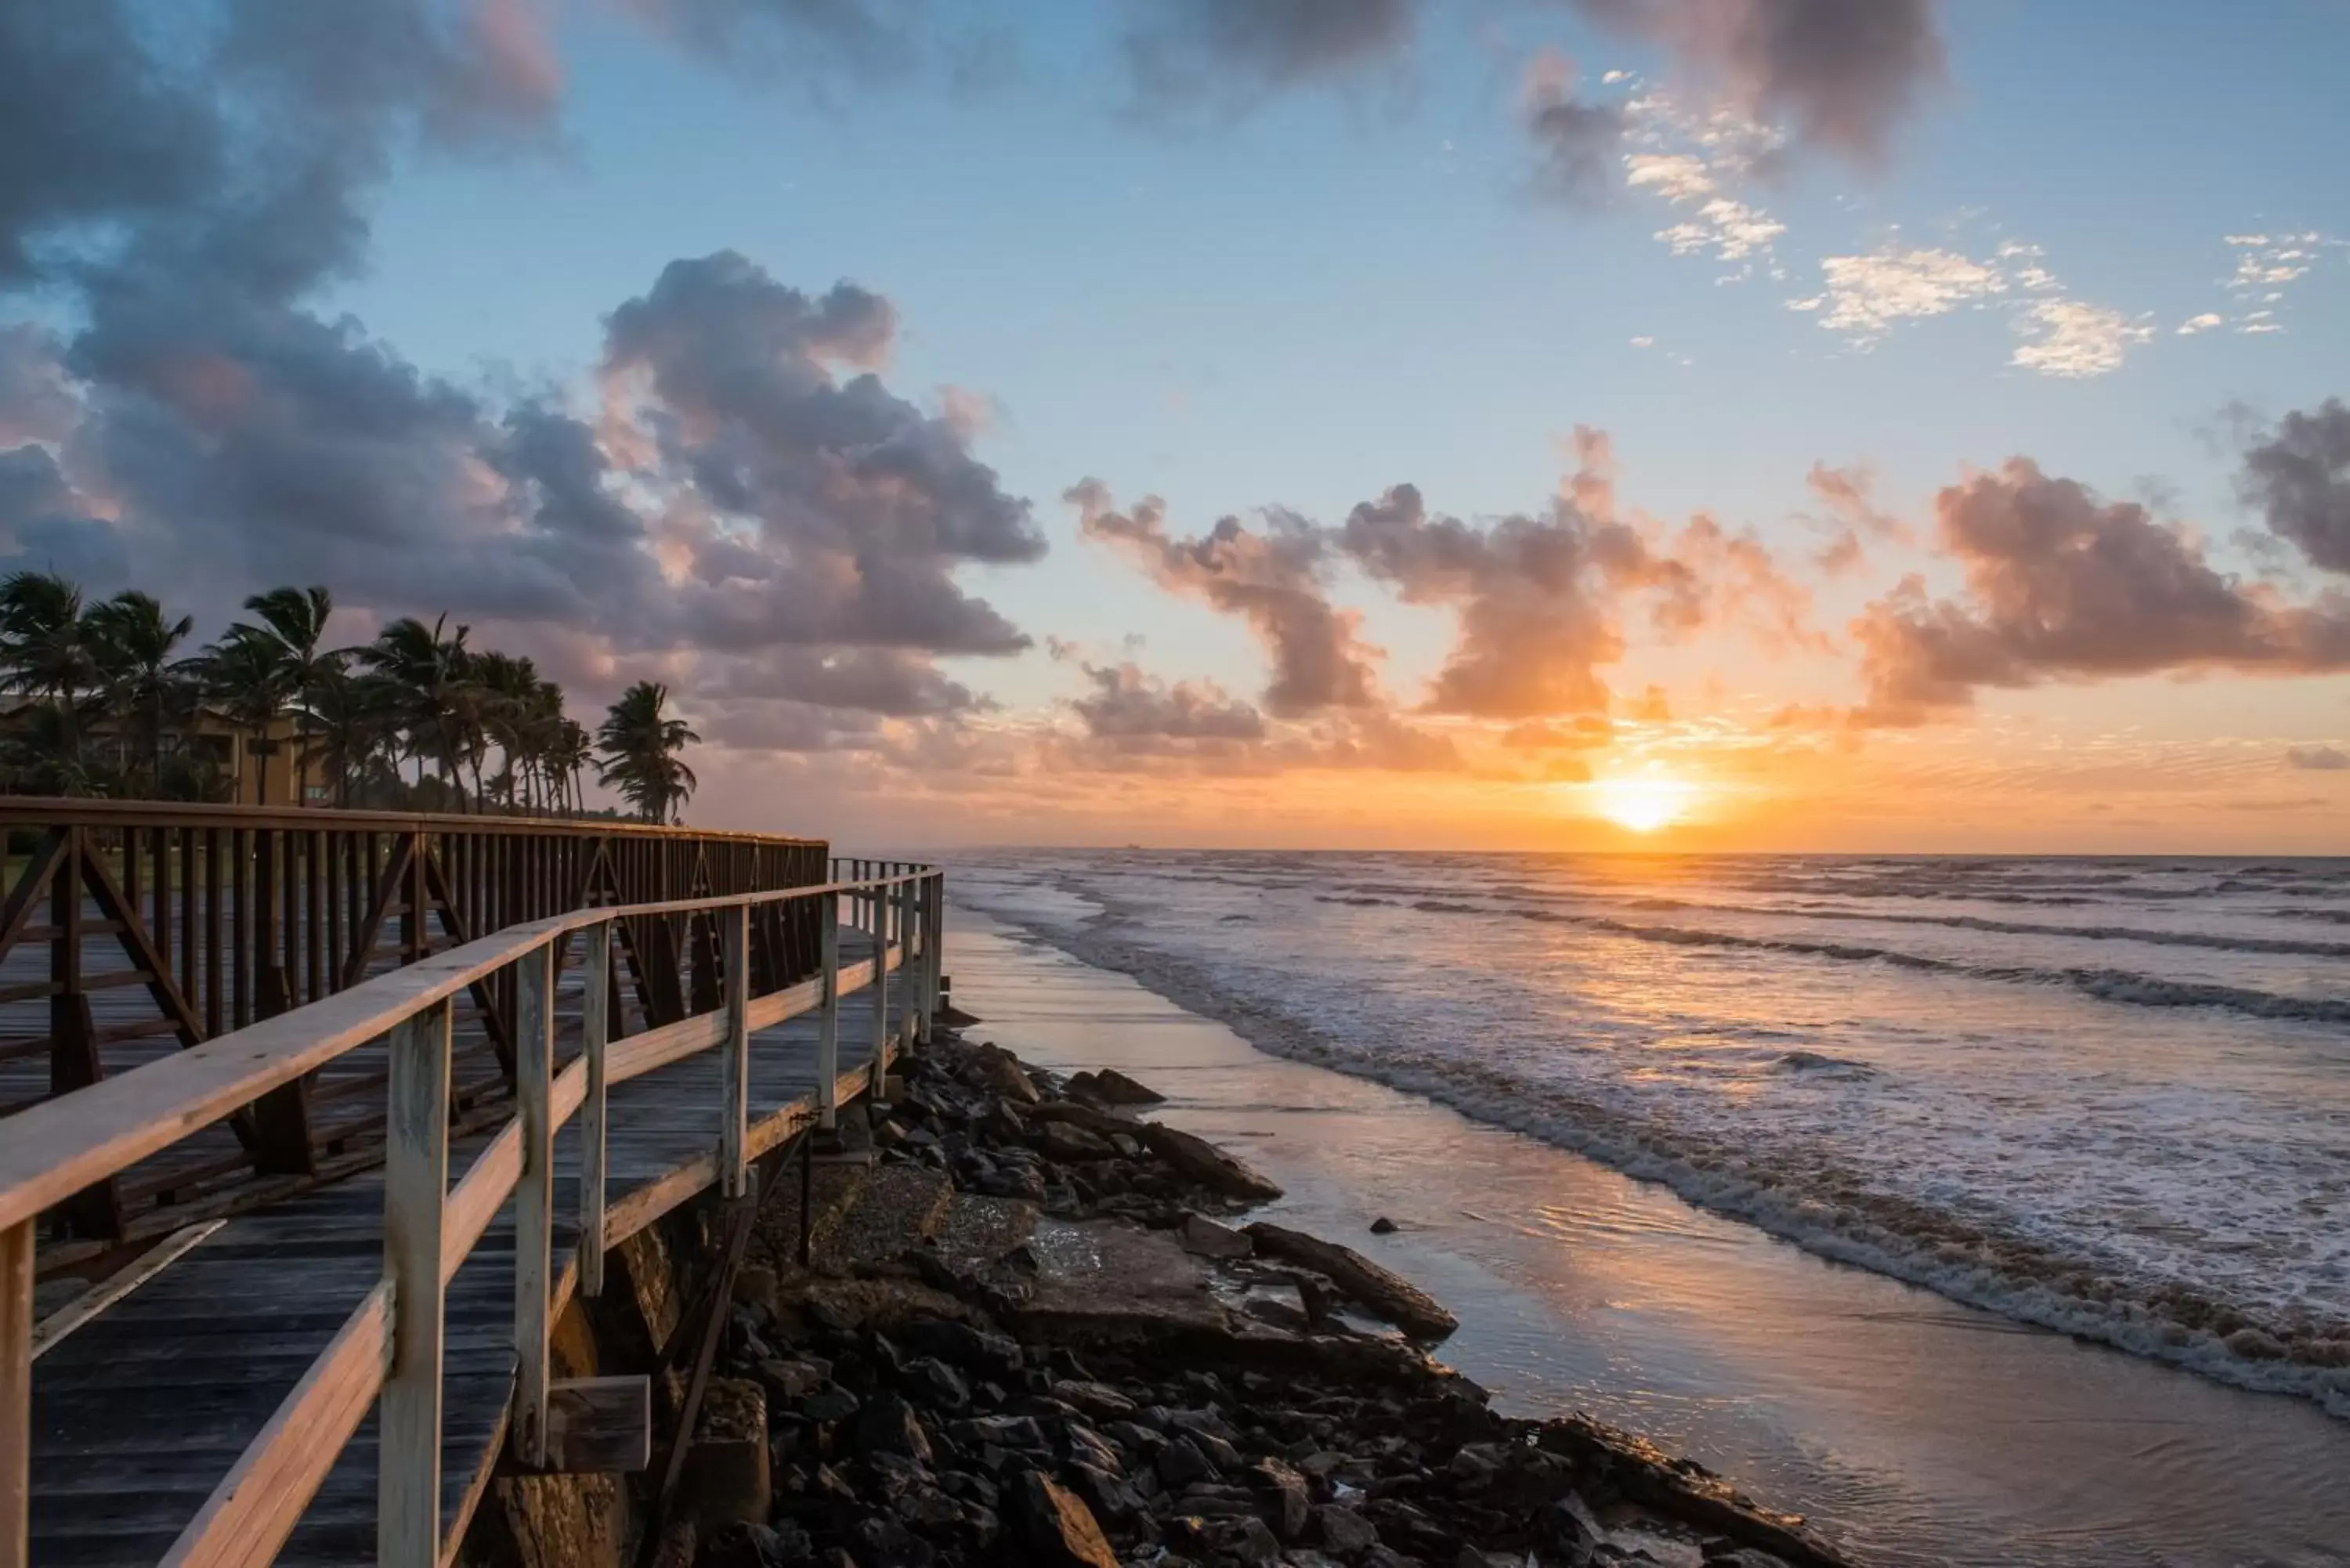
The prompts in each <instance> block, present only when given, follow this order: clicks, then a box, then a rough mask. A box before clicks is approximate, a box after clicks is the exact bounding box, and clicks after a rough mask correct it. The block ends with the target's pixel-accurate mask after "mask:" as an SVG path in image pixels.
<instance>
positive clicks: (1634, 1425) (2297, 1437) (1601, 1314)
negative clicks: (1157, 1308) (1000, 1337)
mask: <svg viewBox="0 0 2350 1568" xmlns="http://www.w3.org/2000/svg"><path fill="white" fill-rule="evenodd" d="M950 941H951V943H953V944H954V945H955V947H956V950H957V959H956V962H955V966H954V967H955V970H956V973H957V985H958V991H959V993H960V994H962V996H963V998H964V1000H965V1002H966V1004H967V1005H971V1006H972V1007H974V1008H975V1009H976V1010H977V1011H979V1012H983V1013H985V1014H987V1015H988V1017H989V1020H990V1030H991V1031H993V1034H994V1037H995V1038H997V1039H999V1040H1001V1041H1002V1042H1003V1043H1004V1044H1012V1045H1014V1046H1015V1047H1016V1048H1017V1049H1018V1050H1019V1051H1020V1052H1021V1053H1022V1054H1024V1056H1025V1057H1026V1058H1027V1059H1028V1060H1029V1061H1031V1062H1042V1063H1044V1064H1047V1065H1050V1066H1053V1067H1056V1068H1061V1069H1065V1070H1072V1071H1073V1070H1076V1069H1079V1068H1086V1067H1093V1066H1097V1065H1101V1064H1114V1065H1116V1066H1118V1067H1120V1068H1122V1069H1124V1070H1126V1071H1128V1072H1130V1073H1133V1074H1135V1075H1138V1076H1139V1077H1141V1078H1143V1079H1144V1080H1146V1081H1148V1082H1150V1083H1152V1084H1153V1085H1155V1086H1157V1087H1159V1088H1160V1089H1161V1090H1163V1091H1165V1092H1168V1093H1170V1094H1172V1095H1173V1096H1175V1098H1176V1102H1177V1103H1176V1104H1175V1105H1173V1106H1167V1107H1161V1111H1162V1113H1163V1114H1164V1115H1165V1116H1167V1119H1170V1120H1173V1121H1174V1122H1176V1123H1177V1124H1178V1125H1180V1126H1181V1127H1187V1128H1189V1129H1190V1130H1191V1131H1194V1132H1197V1133H1200V1134H1201V1135H1203V1136H1206V1137H1211V1138H1214V1139H1216V1140H1217V1141H1219V1142H1221V1143H1222V1144H1224V1145H1225V1147H1232V1148H1235V1149H1240V1150H1243V1151H1245V1152H1246V1153H1247V1156H1248V1158H1250V1159H1252V1160H1253V1161H1254V1162H1256V1163H1258V1164H1259V1165H1260V1166H1261V1167H1262V1168H1263V1169H1265V1170H1266V1171H1267V1172H1268V1173H1270V1174H1271V1175H1273V1176H1274V1178H1275V1179H1278V1180H1280V1181H1281V1182H1282V1183H1284V1185H1285V1186H1287V1187H1288V1188H1289V1189H1290V1196H1289V1197H1288V1198H1286V1199H1283V1200H1282V1201H1281V1202H1280V1203H1278V1204H1276V1205H1274V1210H1273V1211H1274V1213H1275V1214H1276V1215H1277V1216H1280V1217H1281V1222H1282V1223H1284V1224H1295V1225H1303V1226H1305V1227H1306V1228H1308V1229H1312V1230H1315V1231H1319V1232H1320V1233H1321V1234H1324V1235H1328V1236H1336V1237H1339V1238H1341V1239H1344V1240H1347V1241H1352V1242H1353V1243H1354V1244H1355V1245H1357V1246H1358V1247H1360V1248H1363V1249H1364V1250H1365V1251H1369V1252H1371V1253H1372V1254H1373V1255H1374V1256H1376V1257H1378V1258H1379V1259H1380V1260H1382V1261H1383V1262H1387V1263H1388V1265H1389V1266H1390V1267H1393V1268H1397V1269H1400V1270H1404V1271H1406V1272H1409V1273H1410V1274H1411V1275H1412V1277H1413V1278H1415V1279H1416V1280H1418V1281H1419V1282H1421V1283H1423V1284H1424V1285H1427V1286H1429V1287H1430V1288H1431V1289H1433V1290H1434V1291H1435V1292H1436V1293H1438V1294H1439V1295H1440V1296H1441V1297H1442V1298H1443V1299H1444V1300H1445V1301H1446V1302H1447V1303H1450V1304H1451V1305H1452V1306H1453V1307H1454V1308H1455V1309H1456V1310H1457V1311H1458V1312H1459V1314H1460V1315H1461V1319H1462V1321H1463V1327H1462V1331H1461V1334H1460V1335H1458V1336H1457V1337H1456V1338H1455V1339H1454V1340H1452V1341H1450V1342H1448V1344H1447V1345H1446V1346H1445V1358H1446V1359H1447V1360H1448V1361H1451V1362H1452V1363H1453V1364H1454V1365H1457V1366H1461V1367H1462V1368H1463V1369H1464V1370H1466V1371H1467V1372H1468V1373H1469V1374H1470V1375H1471V1376H1473V1377H1475V1378H1476V1379H1477V1380H1479V1381H1480V1382H1482V1383H1483V1384H1484V1385H1486V1386H1488V1387H1491V1388H1493V1389H1496V1390H1498V1391H1500V1395H1499V1397H1500V1401H1501V1404H1502V1407H1503V1408H1505V1409H1508V1410H1510V1411H1512V1412H1513V1413H1516V1414H1522V1415H1541V1414H1548V1413H1557V1412H1566V1411H1586V1412H1589V1413H1591V1414H1594V1415H1596V1416H1598V1417H1600V1418H1602V1419H1605V1420H1607V1421H1611V1422H1614V1423H1616V1424H1617V1425H1619V1426H1622V1427H1625V1428H1629V1429H1631V1430H1634V1431H1638V1432H1640V1433H1643V1434H1644V1435H1646V1436H1648V1437H1649V1438H1655V1439H1657V1440H1659V1442H1661V1443H1662V1444H1663V1445H1664V1446H1665V1447H1667V1448H1668V1449H1671V1450H1673V1451H1675V1452H1679V1453H1686V1454H1689V1455H1690V1456H1692V1457H1694V1458H1696V1459H1700V1461H1701V1462H1703V1463H1705V1464H1707V1465H1708V1466H1710V1467H1711V1468H1712V1469H1715V1470H1717V1471H1719V1472H1721V1473H1722V1474H1725V1475H1728V1476H1730V1477H1732V1478H1734V1479H1735V1480H1736V1481H1737V1482H1738V1484H1741V1485H1742V1486H1745V1487H1746V1488H1747V1489H1748V1490H1751V1491H1752V1492H1753V1493H1754V1494H1755V1495H1757V1496H1762V1497H1766V1498H1769V1499H1771V1500H1772V1501H1773V1502H1775V1503H1777V1504H1779V1505H1781V1506H1785V1507H1791V1508H1793V1509H1795V1510H1796V1511H1801V1512H1804V1513H1805V1514H1808V1515H1810V1516H1812V1518H1813V1519H1814V1521H1815V1523H1816V1524H1817V1525H1818V1526H1819V1527H1820V1528H1821V1529H1822V1530H1823V1531H1824V1532H1825V1533H1826V1534H1827V1536H1828V1538H1829V1539H1831V1540H1832V1541H1834V1542H1836V1543H1837V1544H1838V1545H1839V1546H1840V1547H1841V1548H1842V1549H1843V1550H1845V1551H1846V1552H1851V1553H1853V1554H1855V1555H1857V1556H1859V1557H1861V1558H1863V1559H1865V1560H1866V1561H1868V1562H1871V1563H1882V1564H1886V1565H1888V1568H1890V1565H1894V1564H1899V1565H1902V1568H1928V1565H1934V1568H1947V1565H1949V1564H1952V1563H1962V1564H1967V1565H1969V1568H1992V1565H1994V1564H1997V1565H2002V1568H2003V1565H2005V1564H2008V1563H2026V1562H2029V1563H2041V1564H2046V1565H2049V1568H2056V1565H2060V1564H2061V1565H2064V1568H2131V1565H2141V1564H2144V1563H2150V1562H2166V1563H2177V1564H2179V1565H2180V1568H2190V1565H2192V1568H2251V1565H2273V1568H2318V1565H2326V1568H2342V1565H2345V1564H2350V1550H2345V1543H2350V1502H2345V1501H2344V1500H2342V1499H2340V1498H2339V1496H2338V1494H2337V1492H2336V1490H2335V1489H2334V1488H2333V1487H2332V1484H2331V1478H2332V1477H2333V1476H2334V1475H2337V1474H2339V1473H2341V1471H2342V1469H2343V1468H2344V1467H2345V1466H2350V1430H2345V1424H2344V1423H2342V1422H2340V1421H2337V1420H2334V1419H2333V1418H2331V1417H2327V1416H2325V1415H2324V1414H2322V1413H2321V1412H2319V1411H2318V1410H2316V1409H2315V1408H2314V1407H2312V1406H2311V1405H2310V1403H2309V1402H2307V1401H2305V1400H2301V1399H2295V1398H2289V1397H2276V1396H2266V1395H2256V1394H2251V1393H2247V1392H2244V1391H2242V1390H2239V1389H2235V1388H2231V1387H2229V1386H2226V1385H2224V1384H2221V1383H2219V1382H2216V1381H2213V1380H2209V1379H2205V1378H2202V1377H2199V1376H2192V1375H2190V1374H2189V1373H2187V1372H2185V1371H2182V1370H2179V1369H2177V1368H2174V1367H2170V1366H2165V1365H2163V1364H2161V1363H2158V1362H2154V1361H2150V1360H2146V1359H2143V1358H2139V1357H2134V1356H2130V1355H2125V1354H2122V1353H2120V1352H2118V1351H2116V1350H2113V1349H2111V1348H2109V1347H2106V1346H2103V1345H2095V1344H2093V1343H2090V1342H2086V1341H2083V1340H2079V1339H2075V1338H2073V1337H2069V1336H2065V1335H2061V1334H2050V1333H2047V1332H2045V1331H2043V1330H2040V1329H2037V1328H2032V1327H2028V1326H2026V1325H2022V1324H2015V1323H2012V1322H2011V1321H2009V1320H2006V1319H2003V1318H2000V1317H1996V1316H1993V1315H1991V1314H1986V1313H1983V1312H1981V1310H1980V1309H1977V1308H1972V1307H1968V1306H1964V1305H1961V1304H1958V1303H1950V1302H1949V1301H1947V1300H1945V1299H1943V1298H1940V1297H1938V1296H1935V1295H1932V1294H1930V1293H1926V1292H1924V1291H1922V1290H1920V1289H1918V1287H1916V1286H1913V1285H1909V1284H1907V1283H1904V1282H1899V1281H1898V1280H1895V1279H1891V1278H1888V1277H1887V1276H1885V1275H1883V1274H1880V1273H1877V1272H1869V1271H1866V1270H1860V1269H1856V1268H1852V1267H1849V1266H1846V1265H1843V1264H1839V1263H1835V1262H1831V1261H1828V1260H1825V1259H1821V1258H1819V1257H1817V1256H1815V1255H1814V1254H1812V1253H1810V1252H1807V1251H1801V1250H1799V1249H1796V1248H1794V1247H1793V1246H1790V1245H1788V1244H1786V1243H1784V1242H1783V1241H1778V1240H1776V1239H1774V1238H1772V1237H1769V1236H1767V1235H1766V1234H1764V1233H1763V1232H1762V1231H1759V1230H1756V1229H1753V1228H1752V1227H1749V1226H1746V1225H1744V1224H1742V1222H1740V1221H1737V1220H1732V1219H1729V1218H1725V1217H1721V1216H1718V1215H1714V1214H1711V1213H1709V1212H1707V1211H1705V1210H1700V1209H1693V1208H1690V1206H1688V1205H1687V1204H1685V1203H1684V1202H1683V1201H1682V1200H1681V1199H1679V1198H1677V1197H1676V1196H1674V1195H1673V1194H1672V1193H1671V1192H1669V1190H1668V1189H1664V1188H1661V1187H1659V1186H1657V1185H1654V1184H1650V1183H1644V1182H1641V1181H1638V1179H1634V1178H1632V1177H1630V1176H1627V1175H1625V1174H1623V1173H1620V1172H1618V1171H1616V1170H1614V1169H1611V1168H1608V1167H1607V1166H1605V1165H1603V1164H1599V1163H1596V1162H1594V1161H1591V1160H1589V1159H1587V1158H1584V1157H1581V1156H1579V1155H1576V1154H1575V1153H1573V1152H1571V1151H1568V1150H1565V1149H1561V1148H1559V1147H1555V1145H1552V1144H1549V1143H1546V1142H1544V1141H1542V1140H1539V1139H1536V1138H1532V1137H1526V1136H1524V1135H1523V1134H1519V1133H1515V1132H1512V1131H1509V1130H1507V1129H1504V1128H1502V1127H1494V1126H1492V1125H1490V1124H1487V1123H1482V1122H1480V1121H1477V1120H1474V1119H1471V1118H1469V1117H1466V1116H1462V1115H1461V1114H1460V1113H1459V1112H1457V1111H1455V1110H1453V1109H1451V1108H1450V1107H1447V1106H1442V1105H1440V1104H1439V1103H1437V1102H1435V1101H1433V1100H1430V1099H1428V1098H1425V1097H1423V1096H1416V1095H1413V1094H1410V1093H1408V1092H1405V1091H1402V1090H1398V1089H1394V1088H1390V1087H1388V1086H1386V1085H1380V1084H1378V1083H1377V1082H1375V1081H1373V1080H1370V1079H1368V1078H1366V1077H1362V1076H1358V1075H1347V1074H1340V1073H1334V1072H1332V1071H1330V1070H1328V1069H1326V1068H1324V1067H1320V1066H1317V1065H1314V1064H1305V1063H1301V1062H1298V1061H1295V1060H1294V1059H1292V1058H1289V1057H1285V1056H1282V1055H1278V1054H1265V1053H1263V1052H1262V1051H1260V1050H1258V1049H1257V1048H1255V1047H1254V1046H1253V1045H1251V1044H1249V1043H1248V1042H1247V1041H1245V1040H1244V1039H1243V1038H1242V1037H1241V1036H1240V1035H1238V1034H1235V1033H1233V1032H1232V1030H1230V1029H1229V1028H1227V1027H1225V1026H1224V1025H1222V1024H1220V1023H1214V1022H1211V1021H1209V1020H1206V1019H1203V1018H1201V1017H1199V1016H1198V1015H1196V1014H1193V1013H1191V1012H1187V1011H1185V1010H1184V1009H1182V1008H1181V1007H1180V1005H1179V1004H1177V1003H1175V1002H1170V1001H1169V1000H1167V999H1166V998H1165V997H1164V996H1163V995H1162V994H1161V993H1160V992H1155V991H1153V990H1150V989H1149V988H1148V987H1146V986H1145V985H1144V984H1142V983H1140V982H1139V981H1137V980H1136V979H1134V978H1133V977H1131V976H1129V975H1127V974H1125V973H1121V972H1118V971H1113V970H1109V969H1104V968H1096V967H1093V966H1090V965H1087V964H1086V963H1084V962H1082V961H1079V960H1077V959H1076V958H1075V957H1073V956H1071V955H1070V954H1069V953H1068V952H1067V951H1066V947H1065V946H1063V945H1061V944H1057V943H1054V942H1051V941H1049V940H1043V939H1041V938H1039V937H1037V936H1035V935H1032V934H1031V933H1029V932H1027V931H1025V930H1024V929H1020V928H1018V927H1016V926H1013V925H1010V924H1003V923H999V922H998V921H996V920H995V919H990V918H987V917H984V916H981V915H977V914H974V913H972V912H971V911H970V910H969V909H968V908H965V909H962V910H959V911H958V912H957V916H956V923H955V925H954V926H953V927H951V932H950ZM1381 1215H1385V1216H1388V1217H1391V1218H1393V1219H1394V1220H1397V1221H1399V1223H1400V1225H1401V1227H1402V1229H1401V1230H1400V1231H1399V1232H1397V1233H1396V1234H1393V1235H1389V1236H1374V1235H1369V1234H1367V1230H1366V1228H1367V1226H1368V1225H1369V1224H1370V1223H1371V1221H1372V1220H1373V1219H1374V1218H1376V1217H1378V1216H1381Z"/></svg>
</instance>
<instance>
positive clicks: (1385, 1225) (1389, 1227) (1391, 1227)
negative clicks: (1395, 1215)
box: [1371, 1214, 1399, 1236]
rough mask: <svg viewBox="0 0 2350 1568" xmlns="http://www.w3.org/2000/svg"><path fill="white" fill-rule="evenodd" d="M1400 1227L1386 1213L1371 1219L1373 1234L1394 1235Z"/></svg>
mask: <svg viewBox="0 0 2350 1568" xmlns="http://www.w3.org/2000/svg"><path fill="white" fill-rule="evenodd" d="M1398 1229H1399V1227H1398V1226H1397V1224H1396V1222H1395V1221H1394V1220H1390V1219H1388V1217H1387V1216H1386V1215H1384V1214H1382V1215H1380V1216H1379V1217H1378V1219H1376V1220H1372V1221H1371V1234H1372V1235H1374V1236H1392V1235H1394V1234H1395V1233H1396V1231H1397V1230H1398Z"/></svg>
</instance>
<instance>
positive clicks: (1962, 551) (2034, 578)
mask: <svg viewBox="0 0 2350 1568" xmlns="http://www.w3.org/2000/svg"><path fill="white" fill-rule="evenodd" d="M1935 510H1936V517H1937V523H1938V542H1939V546H1940V548H1941V549H1942V550H1943V551H1944V552H1945V553H1946V554H1947V555H1949V556H1950V557H1951V558H1952V559H1954V560H1955V561H1957V562H1958V563H1959V564H1960V566H1962V567H1963V569H1964V571H1965V574H1966V582H1967V589H1966V593H1965V594H1964V596H1963V597H1960V598H1958V599H1936V598H1933V597H1930V596H1929V594H1928V593H1927V591H1926V588H1925V585H1924V584H1923V582H1922V581H1920V580H1919V579H1918V578H1917V577H1914V576H1913V577H1910V578H1908V579H1906V580H1905V581H1904V582H1903V583H1902V584H1901V585H1900V587H1898V588H1896V589H1895V590H1894V592H1893V593H1891V594H1890V595H1888V596H1887V597H1884V598H1881V599H1878V600H1877V601H1875V602H1874V603H1872V604H1871V605H1870V606H1869V607H1868V608H1867V610H1866V612H1865V613H1864V614H1863V615H1862V617H1861V618H1859V619H1858V620H1856V621H1855V622H1854V623H1853V627H1852V632H1853V636H1854V638H1855V639H1856V640H1857V641H1858V642H1859V644H1860V646H1861V649H1862V652H1863V657H1862V670H1863V672H1864V674H1865V675H1866V679H1867V681H1868V688H1869V702H1868V707H1867V709H1866V711H1864V713H1863V715H1862V717H1863V718H1864V719H1866V720H1867V721H1869V722H1877V723H1914V722H1920V721H1921V720H1923V719H1926V718H1928V717H1930V716H1931V715H1932V714H1933V713H1934V712H1935V711H1938V710H1948V709H1952V708H1958V707H1963V706H1964V705H1966V704H1967V703H1968V702H1970V701H1972V699H1973V696H1974V693H1975V691H1977V690H1978V689H1980V688H1982V687H2004V688H2019V687H2027V686H2034V685H2038V684H2041V683H2043V682H2044V681H2050V680H2100V679H2106V678H2111V677H2116V676H2129V675H2147V674H2154V673H2158V672H2162V671H2172V670H2215V669H2225V670H2244V671H2253V672H2276V673H2294V672H2316V671H2323V670H2344V669H2350V596H2344V595H2341V594H2338V593H2337V594H2330V595H2325V596H2322V597H2319V598H2318V599H2316V600H2315V601H2314V602H2311V603H2307V604H2296V603H2293V602H2289V601H2286V600H2284V599H2282V598H2280V597H2278V596H2276V595H2275V594H2273V593H2272V592H2270V591H2268V590H2265V589H2263V588H2261V587H2255V586H2251V585H2247V584H2244V583H2241V582H2239V581H2238V580H2236V579H2235V578H2233V577H2231V576H2227V575H2226V574H2224V573H2222V572H2220V570H2218V569H2217V568H2216V567H2214V566H2212V565H2211V564H2210V561H2209V560H2207V559H2206V558H2205V556H2203V554H2202V552H2201V550H2200V548H2199V546H2197V545H2195V544H2194V543H2193V542H2191V541H2190V540H2189V539H2188V538H2187V537H2186V536H2185V535H2183V534H2181V533H2180V532H2179V531H2178V530H2177V529H2174V528H2169V527H2166V526H2164V525H2163V524H2160V523H2158V522H2157V521H2156V520H2155V519H2154V518H2153V517H2152V516H2150V515H2149V514H2147V510H2146V508H2144V507H2143V506H2139V505H2137V504H2134V503H2129V502H2106V501H2104V500H2102V499H2100V498H2099V497H2098V496H2097V495H2095V493H2092V492H2091V491H2089V490H2088V489H2087V488H2086V487H2085V486H2083V485H2081V484H2079V483H2075V482H2074V481H2072V480H2069V479H2052V478H2050V477H2048V476H2047V475H2045V474H2043V472H2041V471H2040V469H2039V467H2038V466H2037V465H2036V464H2034V463H2033V462H2030V461H2029V460H2027V459H2023V458H2012V459H2010V460H2009V461H2008V462H2007V464H2006V465H2005V466H2004V467H2003V468H2002V469H2001V470H2000V471H1999V472H1996V473H1986V474H1981V475H1979V476H1977V477H1975V478H1973V479H1971V480H1970V481H1968V482H1967V483H1964V484H1960V485H1953V486H1951V487H1950V488H1948V489H1946V490H1944V491H1943V492H1942V493H1940V495H1939V497H1938V498H1937V501H1936V506H1935Z"/></svg>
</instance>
